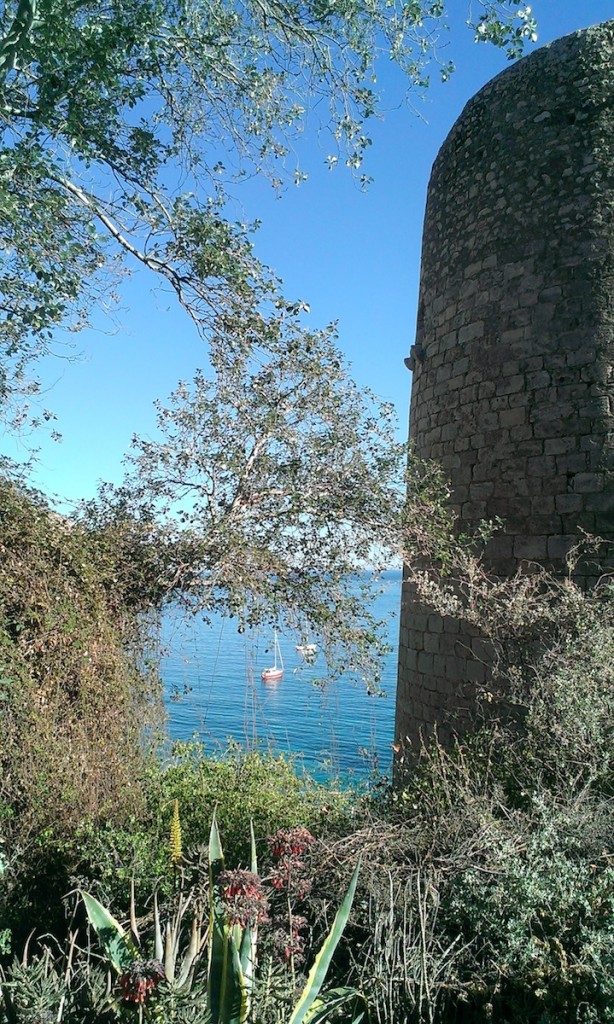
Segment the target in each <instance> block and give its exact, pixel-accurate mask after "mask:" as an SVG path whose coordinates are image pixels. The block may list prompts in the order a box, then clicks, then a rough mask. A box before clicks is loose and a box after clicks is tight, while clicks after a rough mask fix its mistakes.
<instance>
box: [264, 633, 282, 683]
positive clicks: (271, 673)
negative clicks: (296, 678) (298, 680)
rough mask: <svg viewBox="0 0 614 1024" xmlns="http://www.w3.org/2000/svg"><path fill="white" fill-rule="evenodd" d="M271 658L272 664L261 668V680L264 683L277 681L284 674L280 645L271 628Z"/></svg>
mask: <svg viewBox="0 0 614 1024" xmlns="http://www.w3.org/2000/svg"><path fill="white" fill-rule="evenodd" d="M273 659H274V663H273V665H271V666H270V667H269V668H265V669H263V670H262V681H263V682H264V683H278V682H279V680H280V679H281V678H282V676H283V674H284V659H283V658H282V656H281V647H280V646H279V640H278V639H277V630H276V629H275V630H273ZM278 659H279V664H278Z"/></svg>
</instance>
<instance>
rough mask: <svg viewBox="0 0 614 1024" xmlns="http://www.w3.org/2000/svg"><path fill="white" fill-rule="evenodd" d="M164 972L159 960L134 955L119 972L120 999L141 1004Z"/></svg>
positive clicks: (147, 997) (161, 978) (153, 990)
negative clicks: (127, 964)
mask: <svg viewBox="0 0 614 1024" xmlns="http://www.w3.org/2000/svg"><path fill="white" fill-rule="evenodd" d="M165 978H166V974H165V973H164V967H163V965H162V963H161V961H160V960H145V959H144V958H143V957H135V959H134V960H133V961H132V962H131V964H130V965H129V966H128V968H127V969H126V970H125V971H124V972H123V974H120V976H119V978H118V981H119V987H120V989H121V993H122V999H124V1000H125V1001H126V1002H127V1003H137V1004H141V1005H142V1004H143V1003H145V1002H147V1000H148V999H149V997H150V995H151V994H152V993H153V992H155V991H156V989H157V988H158V985H159V984H160V982H161V981H164V979H165Z"/></svg>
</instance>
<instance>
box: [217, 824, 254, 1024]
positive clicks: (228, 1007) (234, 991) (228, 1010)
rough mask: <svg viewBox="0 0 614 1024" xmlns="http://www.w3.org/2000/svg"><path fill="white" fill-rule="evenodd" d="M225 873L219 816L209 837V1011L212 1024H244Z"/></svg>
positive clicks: (243, 988)
mask: <svg viewBox="0 0 614 1024" xmlns="http://www.w3.org/2000/svg"><path fill="white" fill-rule="evenodd" d="M223 870H224V853H223V850H222V842H221V839H220V834H219V831H218V827H217V821H216V817H215V812H214V813H213V820H212V822H211V831H210V834H209V896H210V904H211V915H210V936H211V938H210V945H209V977H208V981H207V1008H208V1010H209V1013H210V1015H211V1024H243V1022H244V1021H245V1020H246V1019H247V989H246V985H245V979H244V977H243V971H242V970H241V962H240V958H239V951H238V949H237V944H236V942H235V941H234V939H233V937H232V932H231V929H230V928H229V927H228V925H227V923H226V913H225V911H224V907H223V905H222V901H221V899H220V895H219V892H218V889H217V887H216V882H217V879H218V877H219V875H220V874H221V872H222V871H223Z"/></svg>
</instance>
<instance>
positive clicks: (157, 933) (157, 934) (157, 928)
mask: <svg viewBox="0 0 614 1024" xmlns="http://www.w3.org/2000/svg"><path fill="white" fill-rule="evenodd" d="M154 956H155V958H156V960H159V961H160V963H162V961H163V960H164V940H163V938H162V926H161V924H160V909H159V907H158V894H157V893H156V892H155V893H154Z"/></svg>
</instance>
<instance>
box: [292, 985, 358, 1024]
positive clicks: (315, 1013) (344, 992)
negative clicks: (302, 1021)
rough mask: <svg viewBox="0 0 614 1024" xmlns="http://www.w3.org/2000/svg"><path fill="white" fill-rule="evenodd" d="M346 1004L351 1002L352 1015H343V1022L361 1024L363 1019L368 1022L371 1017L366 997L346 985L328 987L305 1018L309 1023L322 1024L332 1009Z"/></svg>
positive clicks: (345, 1023) (337, 1008) (344, 1023)
mask: <svg viewBox="0 0 614 1024" xmlns="http://www.w3.org/2000/svg"><path fill="white" fill-rule="evenodd" d="M346 1004H353V1005H352V1011H351V1012H352V1016H351V1017H345V1018H344V1022H343V1024H363V1021H364V1022H368V1021H369V1020H370V1019H371V1017H370V1014H369V1004H368V1002H367V1000H366V997H365V996H364V995H363V994H362V992H359V991H358V989H355V988H348V987H346V988H333V989H329V991H328V992H326V993H325V994H324V995H322V996H319V997H318V998H317V999H316V1001H315V1003H314V1004H313V1006H312V1007H311V1010H310V1011H309V1013H308V1015H307V1018H306V1020H307V1021H309V1024H324V1022H325V1021H326V1020H327V1019H328V1017H329V1016H330V1014H331V1013H332V1012H333V1011H334V1010H339V1009H341V1007H342V1006H345V1005H346Z"/></svg>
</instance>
